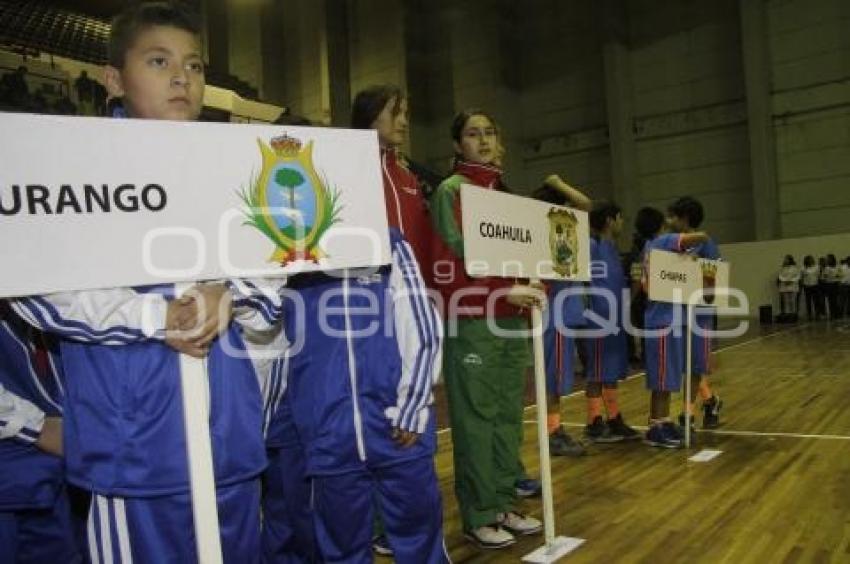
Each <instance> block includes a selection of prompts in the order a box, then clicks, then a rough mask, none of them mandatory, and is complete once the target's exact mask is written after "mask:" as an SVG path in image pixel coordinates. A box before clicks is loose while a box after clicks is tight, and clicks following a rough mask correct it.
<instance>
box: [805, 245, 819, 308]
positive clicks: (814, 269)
mask: <svg viewBox="0 0 850 564" xmlns="http://www.w3.org/2000/svg"><path fill="white" fill-rule="evenodd" d="M819 277H820V268H819V267H818V265H817V264H815V257H813V256H812V255H806V258H804V259H803V272H802V282H803V299H804V300H805V302H806V317H807V318H808V319H809V321H811V320H813V319H816V318H817V317H818V316H819V315H820V309H819V307H818V299H819V298H818V278H819Z"/></svg>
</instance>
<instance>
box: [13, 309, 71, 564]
mask: <svg viewBox="0 0 850 564" xmlns="http://www.w3.org/2000/svg"><path fill="white" fill-rule="evenodd" d="M61 375H62V368H61V365H60V363H59V358H58V354H57V346H56V343H55V341H54V340H52V339H50V338H48V337H46V336H45V335H44V334H42V333H40V332H38V331H36V330H34V329H32V328H31V327H30V326H29V325H27V324H25V323H24V322H23V321H22V320H21V319H20V318H18V317H17V316H16V315H15V314H14V313H12V312H11V310H10V309H9V306H8V304H7V303H6V302H5V301H0V554H2V557H0V559H3V561H4V562H7V561H8V562H16V563H19V564H39V563H41V562H63V563H65V562H67V563H69V564H73V563H75V562H82V558H83V556H82V552H81V550H80V544H79V542H78V541H79V539H78V538H77V535H76V531H75V527H74V522H73V519H72V515H71V510H70V505H69V500H68V492H67V488H66V486H65V476H64V471H63V467H62V466H63V465H62V458H61V456H62V450H61V449H62V395H63V388H62V381H61Z"/></svg>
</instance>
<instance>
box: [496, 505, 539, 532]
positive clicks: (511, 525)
mask: <svg viewBox="0 0 850 564" xmlns="http://www.w3.org/2000/svg"><path fill="white" fill-rule="evenodd" d="M499 524H500V525H501V526H502V527H503V528H505V529H507V530H508V531H510V532H511V533H513V534H515V535H521V536H524V535H534V534H537V533H539V532H540V531H542V530H543V523H542V522H540V520H538V519H535V518H534V517H529V516H528V515H523V514H522V513H520V512H518V511H508V512H507V513H500V514H499Z"/></svg>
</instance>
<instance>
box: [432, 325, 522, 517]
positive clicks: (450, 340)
mask: <svg viewBox="0 0 850 564" xmlns="http://www.w3.org/2000/svg"><path fill="white" fill-rule="evenodd" d="M498 325H499V327H501V328H503V329H508V330H513V331H520V330H523V329H527V328H528V321H527V320H525V319H523V318H503V319H499V320H498ZM529 353H530V351H529V345H528V340H527V339H525V338H518V337H516V338H506V337H497V336H495V335H493V334H492V333H491V332H490V329H489V328H488V327H487V320H486V319H461V320H459V322H458V331H457V335H456V336H450V335H449V334H448V331H447V332H446V340H445V348H444V357H443V359H444V360H443V375H444V378H445V382H446V391H447V392H448V400H449V417H450V418H451V426H452V443H453V445H454V468H455V495H456V496H457V500H458V503H459V505H460V511H461V518H462V520H463V526H464V529H466V530H469V529H474V528H477V527H481V526H484V525H488V524H491V523H493V522H495V521H496V515H497V513H502V512H505V511H509V510H511V509H513V508H514V502H515V501H516V490H515V489H514V482H515V480H516V479H517V469H518V461H519V448H520V444H521V443H522V425H523V422H522V416H523V405H522V402H523V394H524V391H525V370H526V367H527V366H528V362H529Z"/></svg>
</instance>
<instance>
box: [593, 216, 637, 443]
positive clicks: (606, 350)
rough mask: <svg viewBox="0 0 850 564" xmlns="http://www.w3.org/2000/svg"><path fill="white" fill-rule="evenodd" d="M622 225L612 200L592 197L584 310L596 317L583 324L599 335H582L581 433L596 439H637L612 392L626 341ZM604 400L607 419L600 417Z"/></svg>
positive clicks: (624, 366)
mask: <svg viewBox="0 0 850 564" xmlns="http://www.w3.org/2000/svg"><path fill="white" fill-rule="evenodd" d="M622 227H623V214H622V212H621V211H620V208H619V206H617V205H616V204H614V203H613V202H597V203H596V204H595V205H594V207H593V210H592V211H591V212H590V228H591V232H592V236H591V238H590V260H591V263H590V270H591V280H590V288H591V293H590V297H589V299H588V307H587V310H588V312H591V313H593V314H594V316H595V317H598V318H599V320H598V321H597V320H593V319H591V320H589V323H588V324H589V327H588V328H589V329H591V330H597V331H604V332H605V333H606V334H605V335H600V336H592V337H588V338H587V339H584V340H583V341H582V344H583V346H584V348H585V357H586V358H587V367H586V371H585V372H586V374H587V385H586V388H585V396H586V397H587V426H586V427H585V436H586V437H587V438H588V440H590V441H592V442H596V443H613V442H619V441H623V440H635V439H639V438H640V435H639V434H638V432H637V431H635V430H634V429H632V428H631V427H629V426H628V425H627V424H626V423H625V421H623V415H622V413H620V406H619V402H618V398H617V387H618V382H619V381H620V380H621V379H623V378H625V377H626V374H627V373H628V368H629V363H628V344H627V342H626V332H625V329H624V325H623V290H624V289H625V288H626V278H625V276H624V275H623V266H622V263H621V262H620V252H619V250H618V249H617V243H616V240H617V236H618V235H619V234H620V231H621V230H622ZM603 401H604V404H605V411H606V412H607V415H608V417H607V420H603V418H602V405H603Z"/></svg>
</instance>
